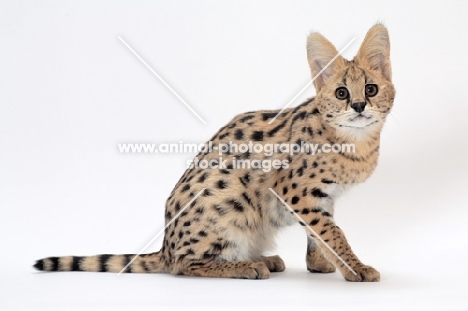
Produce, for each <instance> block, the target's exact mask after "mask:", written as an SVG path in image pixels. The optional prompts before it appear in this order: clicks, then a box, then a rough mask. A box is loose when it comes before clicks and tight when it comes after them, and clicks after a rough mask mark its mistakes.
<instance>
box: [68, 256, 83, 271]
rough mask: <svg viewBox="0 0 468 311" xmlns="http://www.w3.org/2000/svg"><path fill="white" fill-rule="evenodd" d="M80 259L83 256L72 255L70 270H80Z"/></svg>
mask: <svg viewBox="0 0 468 311" xmlns="http://www.w3.org/2000/svg"><path fill="white" fill-rule="evenodd" d="M81 260H83V257H80V256H73V260H72V267H71V271H81V267H80V264H81Z"/></svg>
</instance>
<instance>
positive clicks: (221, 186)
mask: <svg viewBox="0 0 468 311" xmlns="http://www.w3.org/2000/svg"><path fill="white" fill-rule="evenodd" d="M227 186H228V185H227V182H226V181H225V180H222V179H221V180H219V181H218V184H217V187H218V188H219V189H226V188H227Z"/></svg>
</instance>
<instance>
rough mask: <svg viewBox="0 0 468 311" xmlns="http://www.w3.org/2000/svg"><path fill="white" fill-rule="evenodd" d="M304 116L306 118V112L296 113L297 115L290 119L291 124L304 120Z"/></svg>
mask: <svg viewBox="0 0 468 311" xmlns="http://www.w3.org/2000/svg"><path fill="white" fill-rule="evenodd" d="M306 116H307V112H306V111H303V112H301V113H298V114H297V115H295V116H294V118H293V119H292V123H294V122H296V121H297V120H298V119H301V120H304V119H305V117H306Z"/></svg>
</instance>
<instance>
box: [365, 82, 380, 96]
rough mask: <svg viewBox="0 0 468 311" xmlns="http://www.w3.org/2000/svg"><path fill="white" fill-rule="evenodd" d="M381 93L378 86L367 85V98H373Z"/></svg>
mask: <svg viewBox="0 0 468 311" xmlns="http://www.w3.org/2000/svg"><path fill="white" fill-rule="evenodd" d="M378 92H379V88H378V87H377V85H376V84H367V85H366V96H367V97H373V96H375V95H377V93H378Z"/></svg>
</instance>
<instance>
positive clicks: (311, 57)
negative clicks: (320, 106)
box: [307, 33, 345, 93]
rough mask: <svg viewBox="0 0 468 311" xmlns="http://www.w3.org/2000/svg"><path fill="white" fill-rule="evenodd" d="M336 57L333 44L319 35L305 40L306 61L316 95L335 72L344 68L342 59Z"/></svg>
mask: <svg viewBox="0 0 468 311" xmlns="http://www.w3.org/2000/svg"><path fill="white" fill-rule="evenodd" d="M337 55H338V51H337V50H336V48H335V47H334V46H333V44H331V43H330V41H328V40H327V39H326V38H325V37H324V36H322V35H321V34H319V33H312V34H311V35H309V37H308V38H307V60H308V61H309V66H310V71H311V72H312V79H314V78H315V79H314V84H315V89H316V90H317V93H318V92H320V90H321V89H322V87H323V86H324V85H325V84H326V83H327V81H328V79H329V78H330V77H331V76H332V75H333V74H334V73H335V72H336V70H337V69H338V68H339V67H342V66H344V64H345V61H344V59H343V57H341V55H338V56H337ZM335 56H337V57H336V59H335V60H334V61H333V62H332V63H330V62H331V60H332V59H333V58H334V57H335ZM329 63H330V64H329ZM327 65H328V67H326V66H327ZM325 67H326V68H325Z"/></svg>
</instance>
